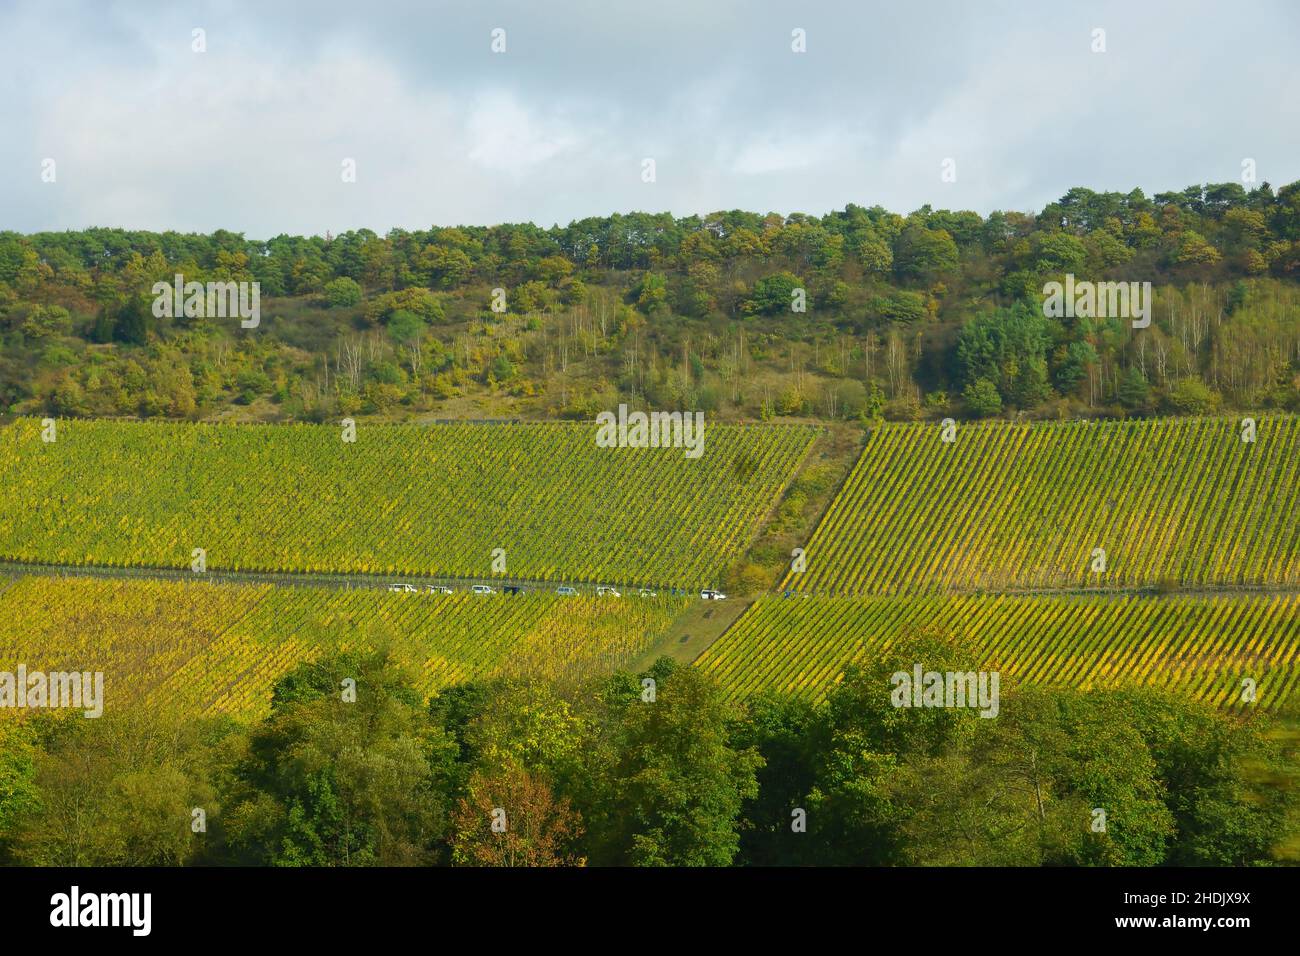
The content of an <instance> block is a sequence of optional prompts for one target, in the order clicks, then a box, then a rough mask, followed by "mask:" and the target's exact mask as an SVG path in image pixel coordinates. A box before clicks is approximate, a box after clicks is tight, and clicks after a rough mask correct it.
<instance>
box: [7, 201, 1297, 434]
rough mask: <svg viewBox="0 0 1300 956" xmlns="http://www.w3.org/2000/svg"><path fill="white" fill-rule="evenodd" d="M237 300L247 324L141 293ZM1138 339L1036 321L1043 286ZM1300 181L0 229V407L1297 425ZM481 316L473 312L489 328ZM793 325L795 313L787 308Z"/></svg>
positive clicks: (142, 412)
mask: <svg viewBox="0 0 1300 956" xmlns="http://www.w3.org/2000/svg"><path fill="white" fill-rule="evenodd" d="M177 273H180V274H183V275H184V277H185V279H186V281H199V282H207V281H244V282H257V283H260V290H261V296H262V297H263V304H262V316H263V318H262V321H261V324H260V325H259V327H257V328H255V329H241V328H240V327H239V323H238V321H234V320H231V319H218V318H185V317H183V316H182V317H178V318H160V317H156V316H155V315H154V314H153V309H152V308H151V306H152V300H153V296H152V295H151V292H150V290H151V288H152V286H153V284H154V283H155V282H158V281H164V282H167V283H171V282H172V281H173V278H174V276H175V275H176V274H177ZM1067 274H1069V275H1074V276H1077V277H1078V278H1080V279H1086V280H1089V281H1122V282H1145V281H1149V282H1151V283H1152V284H1153V289H1154V308H1153V310H1152V317H1153V321H1152V323H1151V326H1150V327H1149V328H1145V329H1134V328H1132V327H1131V326H1130V324H1129V322H1128V321H1126V320H1124V319H1121V318H1107V319H1083V318H1049V317H1048V316H1046V315H1044V310H1043V307H1042V305H1043V288H1044V285H1045V284H1046V283H1047V282H1051V281H1059V280H1061V279H1062V277H1063V276H1065V275H1067ZM1297 277H1300V183H1292V184H1291V185H1289V186H1284V187H1282V188H1280V189H1278V190H1276V191H1275V190H1274V189H1273V188H1272V187H1271V186H1269V185H1268V184H1267V183H1265V184H1261V185H1259V186H1258V187H1256V188H1252V189H1250V190H1249V191H1248V190H1247V189H1245V188H1244V187H1243V186H1241V185H1240V184H1237V183H1221V184H1211V185H1205V186H1193V187H1190V188H1188V189H1185V190H1182V191H1181V192H1163V193H1158V194H1156V195H1155V196H1153V197H1147V196H1146V195H1145V194H1144V193H1143V192H1142V191H1141V190H1136V189H1135V190H1133V191H1132V192H1129V193H1119V192H1094V191H1092V190H1089V189H1085V188H1074V189H1071V190H1069V191H1068V192H1067V193H1066V194H1065V195H1064V196H1063V197H1061V199H1059V200H1058V201H1056V202H1053V203H1050V204H1048V205H1047V206H1046V207H1045V208H1044V209H1043V210H1042V211H1041V212H1039V213H1037V214H1031V213H1018V212H994V213H992V214H990V215H988V216H981V215H979V214H977V213H974V212H970V211H949V210H944V209H938V210H936V209H933V208H931V207H930V206H928V205H927V206H924V207H922V208H921V209H918V210H916V211H914V212H912V213H910V214H908V215H906V216H904V215H899V214H896V213H893V212H890V211H887V210H885V209H883V208H881V207H879V206H873V207H870V208H866V207H863V206H858V205H852V204H850V205H848V206H847V207H845V209H843V210H842V211H836V212H832V213H828V214H827V215H824V216H820V217H817V216H810V215H804V214H800V213H794V214H790V215H779V214H776V213H768V214H766V215H762V214H758V213H752V212H742V211H731V212H718V213H714V214H711V215H707V216H687V217H684V218H674V217H673V216H672V215H670V214H667V213H663V214H649V213H630V214H626V215H623V214H615V215H611V216H607V217H598V218H589V219H583V220H579V221H576V222H572V223H570V224H569V225H567V226H558V225H556V226H552V227H551V228H542V227H540V226H536V225H533V224H527V223H525V224H508V225H498V226H491V227H482V226H456V227H448V228H433V229H428V230H404V229H394V230H392V231H390V232H389V233H388V234H387V235H384V236H380V235H378V234H376V233H374V232H372V231H370V230H368V229H361V230H357V231H350V232H344V233H341V234H339V235H337V236H331V235H328V234H327V235H326V236H311V237H300V236H288V235H280V236H276V237H274V238H271V239H267V240H254V239H249V238H246V237H244V236H242V235H239V234H236V233H232V232H227V231H222V230H219V231H217V232H214V233H212V234H210V235H194V234H181V233H176V232H162V233H155V232H139V231H129V230H123V229H109V228H94V229H85V230H81V231H70V232H57V233H56V232H45V233H37V234H34V235H19V234H17V233H13V232H0V333H2V334H3V350H2V351H0V410H3V411H6V412H9V413H15V414H53V415H63V416H106V415H113V416H144V417H170V418H213V417H232V418H238V419H244V420H322V419H325V418H329V417H331V416H335V415H338V414H360V415H368V416H379V417H384V418H412V417H421V416H423V417H440V416H441V417H451V418H464V417H488V416H492V415H500V414H510V415H518V416H521V417H529V418H554V417H568V418H589V417H591V416H593V415H594V414H595V413H596V412H597V411H599V410H603V409H608V408H611V407H614V406H616V405H617V404H618V403H619V402H622V401H626V402H630V403H632V404H634V405H641V406H650V407H655V408H683V409H694V410H702V411H705V412H708V413H711V414H713V415H715V416H718V417H722V418H744V419H758V418H763V419H770V418H778V417H801V418H810V417H811V418H819V419H827V420H845V419H847V420H854V419H866V420H869V419H879V418H890V419H901V420H909V419H917V418H923V417H938V416H943V415H952V416H954V417H959V418H961V417H985V416H995V415H1017V414H1020V413H1026V414H1029V415H1031V416H1035V417H1052V418H1057V417H1077V416H1088V417H1094V416H1108V415H1113V416H1119V415H1151V414H1205V413H1209V412H1214V411H1219V410H1235V409H1269V408H1275V409H1283V410H1296V409H1300V385H1298V384H1297V383H1298V376H1297V372H1298V370H1300V327H1298V326H1297V323H1296V321H1295V319H1294V310H1295V309H1296V307H1297V304H1298V303H1300V294H1298V293H1297V287H1296V279H1297ZM494 290H500V292H499V293H497V299H496V301H497V305H498V309H499V310H497V311H494V309H493V303H494ZM796 301H798V302H799V304H800V305H802V306H803V308H804V310H803V311H799V310H798V306H796V305H795V302H796Z"/></svg>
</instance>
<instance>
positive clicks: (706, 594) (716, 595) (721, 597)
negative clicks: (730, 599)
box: [700, 588, 727, 601]
mask: <svg viewBox="0 0 1300 956" xmlns="http://www.w3.org/2000/svg"><path fill="white" fill-rule="evenodd" d="M700 598H701V599H702V600H705V601H725V600H726V599H727V596H726V595H725V594H723V593H722V592H721V591H715V590H713V589H712V588H705V589H704V590H703V591H701V592H700Z"/></svg>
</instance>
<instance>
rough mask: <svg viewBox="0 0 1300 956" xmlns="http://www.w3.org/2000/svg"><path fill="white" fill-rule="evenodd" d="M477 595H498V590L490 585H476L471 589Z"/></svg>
mask: <svg viewBox="0 0 1300 956" xmlns="http://www.w3.org/2000/svg"><path fill="white" fill-rule="evenodd" d="M470 590H471V591H473V592H474V593H475V594H496V593H497V589H496V588H494V587H492V585H490V584H476V585H474V586H473V587H472V588H470Z"/></svg>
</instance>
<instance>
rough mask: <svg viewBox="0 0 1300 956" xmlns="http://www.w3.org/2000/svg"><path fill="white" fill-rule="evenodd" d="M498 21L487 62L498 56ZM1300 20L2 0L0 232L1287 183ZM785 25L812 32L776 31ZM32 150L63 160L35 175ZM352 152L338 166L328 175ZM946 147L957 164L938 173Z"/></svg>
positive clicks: (352, 224)
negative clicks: (347, 177) (1095, 42)
mask: <svg viewBox="0 0 1300 956" xmlns="http://www.w3.org/2000/svg"><path fill="white" fill-rule="evenodd" d="M498 26H499V27H503V28H505V29H506V31H507V42H508V52H507V53H506V54H504V55H494V54H492V53H491V52H490V50H489V33H490V31H491V30H492V29H493V28H494V27H498ZM1297 26H1300V13H1298V12H1297V8H1295V7H1294V6H1293V5H1291V4H1289V3H1286V2H1285V0H1278V2H1275V3H1259V4H1255V5H1254V6H1253V7H1252V8H1251V14H1250V16H1246V15H1244V14H1243V12H1242V11H1241V8H1240V7H1239V6H1235V5H1229V4H1226V3H1223V4H1211V3H1172V2H1171V3H1155V4H1144V5H1134V4H1131V3H1099V4H1070V5H1050V6H1048V5H1042V4H1037V3H1031V2H1024V3H997V4H990V3H979V4H971V3H942V4H939V3H917V4H896V3H889V4H869V3H853V2H842V3H841V2H814V3H806V2H805V3H774V2H740V0H692V2H679V0H670V2H657V3H636V2H615V0H606V2H577V0H566V2H547V3H536V2H528V3H492V2H486V3H427V2H425V3H410V4H393V5H387V4H380V3H373V4H356V3H338V2H327V3H293V4H288V3H286V4H279V3H277V4H265V3H262V4H257V3H216V2H209V3H202V4H193V5H188V4H187V5H174V4H167V5H163V4H141V3H128V2H119V3H108V4H103V3H93V2H86V3H70V4H64V5H57V4H56V5H51V4H47V3H36V2H19V3H16V4H10V5H8V6H5V7H4V8H3V9H0V228H11V229H18V230H22V231H36V230H42V229H59V228H81V227H84V226H89V225H114V226H125V227H134V228H151V229H165V228H176V229H194V230H204V231H206V230H211V229H215V228H219V227H220V228H228V229H233V230H237V231H242V232H245V233H247V234H249V235H252V236H259V237H265V236H270V235H275V234H277V233H281V232H308V233H310V232H317V233H319V232H323V231H325V230H326V229H331V230H334V231H336V232H337V231H339V230H342V229H347V228H357V227H361V226H368V227H370V228H373V229H375V230H377V231H380V232H382V231H384V230H386V229H388V228H390V227H393V226H403V227H408V228H410V227H422V226H427V225H429V224H434V223H436V224H453V223H458V222H468V223H492V222H501V221H520V220H533V221H536V222H539V223H542V224H546V225H549V224H550V223H552V222H567V221H569V220H570V219H575V218H580V217H582V216H587V215H601V214H606V213H609V212H613V211H628V210H632V209H644V210H650V211H661V210H670V211H672V212H674V213H676V214H679V215H684V214H688V213H692V212H708V211H712V210H715V209H721V208H736V207H739V208H747V209H753V210H757V211H760V212H766V211H769V210H775V211H781V212H790V211H805V212H812V213H820V212H824V211H826V210H828V209H833V208H840V207H842V206H844V204H846V203H848V202H857V203H862V204H868V205H869V204H875V203H879V204H881V205H884V206H886V207H889V208H891V209H895V210H898V211H900V212H906V211H908V210H910V209H913V208H916V207H917V206H919V205H921V204H923V203H927V202H928V203H931V204H932V205H935V206H947V207H951V208H972V209H976V210H978V211H980V212H988V211H990V210H992V209H995V208H1004V209H1035V208H1039V207H1041V206H1042V205H1043V204H1044V203H1045V202H1047V201H1050V200H1051V199H1054V198H1056V197H1057V196H1059V195H1060V194H1061V193H1063V192H1064V191H1065V190H1066V189H1068V188H1069V187H1070V186H1073V185H1087V186H1091V187H1094V188H1099V189H1124V190H1127V189H1130V188H1132V187H1133V186H1141V187H1143V188H1145V189H1147V190H1149V191H1156V190H1161V189H1172V188H1181V187H1182V186H1185V185H1188V184H1191V183H1194V182H1206V181H1224V180H1229V179H1234V178H1236V177H1237V176H1239V174H1240V164H1241V160H1242V159H1243V158H1245V157H1251V158H1253V159H1255V160H1256V162H1257V163H1258V168H1259V175H1260V177H1261V178H1263V179H1268V180H1270V181H1271V182H1273V183H1275V184H1280V183H1284V182H1289V181H1291V180H1294V179H1297V178H1300V149H1297V146H1300V133H1298V132H1297V131H1298V130H1300V81H1298V80H1297V72H1296V69H1295V66H1294V63H1295V59H1294V49H1295V46H1296V37H1297V30H1296V28H1297ZM194 27H202V28H203V29H205V30H206V31H207V43H208V52H207V53H205V54H202V55H196V54H194V53H192V52H191V51H190V42H191V40H190V31H191V29H192V28H194ZM795 27H800V28H803V29H804V30H806V31H807V37H808V52H807V53H806V54H794V53H792V52H791V50H790V31H791V30H792V29H793V28H795ZM1096 27H1100V28H1103V29H1105V30H1106V38H1107V52H1106V53H1104V54H1094V53H1092V52H1091V51H1090V49H1089V44H1090V40H1091V31H1092V30H1093V29H1094V28H1096ZM46 157H50V158H54V159H55V160H56V162H57V163H58V181H57V183H54V184H47V183H42V182H41V180H40V163H41V160H42V159H44V158H46ZM347 157H351V158H354V159H355V160H356V161H357V167H358V181H357V182H356V183H355V184H344V183H342V182H341V181H340V176H339V170H340V163H341V162H342V160H343V159H344V158H347ZM644 157H653V158H654V159H655V160H656V164H657V181H656V182H655V183H653V184H647V183H643V182H642V181H641V177H640V172H641V160H642V159H643V158H644ZM949 157H950V158H952V159H953V160H954V161H955V162H956V166H957V181H956V182H954V183H945V182H942V181H941V180H940V164H941V162H942V161H943V160H944V159H945V158H949Z"/></svg>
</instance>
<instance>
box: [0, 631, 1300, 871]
mask: <svg viewBox="0 0 1300 956" xmlns="http://www.w3.org/2000/svg"><path fill="white" fill-rule="evenodd" d="M918 661H919V662H923V666H924V667H925V668H926V669H930V670H939V671H948V670H959V671H964V670H967V669H969V668H968V664H969V661H967V660H965V659H964V658H963V655H962V654H961V653H960V651H959V650H957V649H956V646H955V645H954V644H953V643H952V642H951V640H950V639H948V638H946V637H945V636H944V635H943V634H941V633H938V632H926V631H921V632H916V633H913V634H911V635H910V636H908V637H906V638H904V639H903V640H900V641H899V642H898V643H897V644H896V645H895V646H894V647H893V648H892V650H891V652H889V653H888V654H886V655H884V656H883V657H882V658H881V659H880V660H878V661H875V662H873V663H872V664H871V665H869V666H867V667H866V668H864V669H854V670H850V672H849V673H848V674H847V675H846V676H845V679H844V681H843V682H842V683H841V684H840V685H838V686H837V687H836V688H835V690H834V691H833V692H832V693H831V695H830V697H829V698H828V700H827V701H826V702H825V703H824V704H821V705H813V704H808V703H801V702H798V701H796V700H793V699H790V698H785V697H780V696H767V697H762V698H758V699H757V700H755V701H754V702H752V703H751V704H750V705H749V706H748V708H747V709H745V710H741V709H738V708H736V707H735V706H734V705H731V704H729V703H727V702H726V700H725V699H724V698H723V696H722V695H721V694H720V692H719V691H718V689H717V688H716V687H715V686H714V685H713V684H712V683H711V682H710V681H709V679H708V677H707V676H705V675H704V674H702V673H701V672H700V671H698V670H696V669H693V668H689V667H681V666H676V665H674V664H673V663H672V662H671V661H669V660H667V659H663V660H661V661H660V662H659V663H658V664H656V665H655V666H654V667H653V668H651V669H650V670H649V671H648V672H647V673H645V674H640V675H634V674H630V673H617V674H615V675H613V676H611V677H606V678H602V679H599V680H597V681H595V682H593V683H590V684H586V685H583V686H580V687H576V688H569V689H559V688H556V687H553V686H551V685H548V684H545V683H542V682H537V681H524V680H519V679H512V680H498V681H491V682H487V683H478V684H465V685H458V686H454V687H451V688H449V689H447V690H445V691H443V692H441V693H439V694H437V695H436V696H435V697H433V698H432V699H431V700H429V701H427V702H426V701H424V700H422V699H421V697H420V696H419V695H418V694H417V693H416V692H414V691H413V690H412V689H411V685H410V684H409V682H408V681H407V680H406V678H405V677H404V675H403V674H402V673H401V672H400V671H399V670H398V669H397V668H396V667H395V666H394V665H393V664H392V663H391V662H390V661H389V660H388V658H387V657H386V656H385V655H384V654H383V653H382V652H379V653H374V654H369V655H357V654H355V653H353V654H349V653H344V654H341V655H337V656H331V657H327V658H325V659H322V660H320V661H317V662H313V663H304V664H301V665H299V666H298V667H297V668H296V669H295V670H294V671H292V672H291V673H290V674H288V675H287V676H286V677H284V678H283V679H282V680H281V681H280V682H279V683H278V684H277V685H276V687H275V690H274V702H273V705H272V708H271V711H270V714H269V716H267V717H266V718H265V719H263V720H262V721H260V722H258V723H256V724H254V725H252V726H242V725H238V724H235V723H231V722H229V721H214V720H207V721H193V722H189V723H174V722H171V721H170V720H169V717H168V715H167V714H166V713H165V711H160V710H157V709H155V710H152V711H149V712H141V711H136V712H125V713H116V714H114V713H111V708H109V711H110V712H107V713H106V714H105V716H104V717H102V718H99V719H94V720H87V719H83V718H80V717H77V716H74V717H70V718H62V719H59V718H48V717H45V718H40V719H33V720H28V721H24V722H19V721H13V720H6V721H3V722H0V743H3V746H0V860H2V861H3V862H6V863H9V864H20V865H71V866H89V865H109V864H112V865H178V864H187V865H223V864H246V865H281V866H301V865H320V866H365V865H448V864H450V865H461V866H481V865H490V866H557V865H583V864H586V865H645V866H654V865H677V866H695V865H713V866H725V865H756V866H761V865H776V864H795V865H895V864H916V865H951V864H967V865H1031V866H1032V865H1049V864H1057V865H1157V864H1163V865H1234V866H1237V865H1262V864H1270V863H1276V862H1285V861H1288V860H1290V861H1294V860H1295V858H1296V856H1297V854H1300V820H1298V819H1297V812H1298V811H1300V788H1297V787H1296V782H1297V771H1298V770H1300V765H1298V764H1297V740H1296V734H1295V732H1294V725H1288V724H1284V723H1273V722H1269V721H1268V720H1266V719H1265V718H1263V717H1261V716H1258V715H1250V716H1242V715H1237V716H1231V715H1228V714H1225V713H1222V712H1216V711H1213V710H1211V709H1208V708H1205V707H1203V706H1201V705H1197V704H1193V703H1190V702H1187V701H1185V700H1179V699H1177V698H1174V697H1169V696H1163V695H1160V694H1157V693H1154V692H1145V691H1131V692H1092V693H1080V692H1074V691H1049V690H1041V689H1039V690H1029V689H1021V690H1017V689H1014V688H1007V687H1006V686H1005V685H1004V686H1003V693H1002V699H1001V701H1000V705H999V707H998V708H997V714H996V716H995V717H993V718H992V719H987V718H984V717H981V716H978V714H977V712H976V711H975V710H973V709H964V708H929V709H911V708H896V707H894V706H893V704H892V703H891V701H890V690H891V686H892V685H891V682H890V674H891V673H892V672H894V671H896V670H903V671H907V672H911V670H912V668H913V663H914V662H918ZM349 681H351V682H354V683H349ZM108 686H109V687H111V683H110V684H109V685H108ZM353 691H354V693H353ZM110 700H111V697H110Z"/></svg>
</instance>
